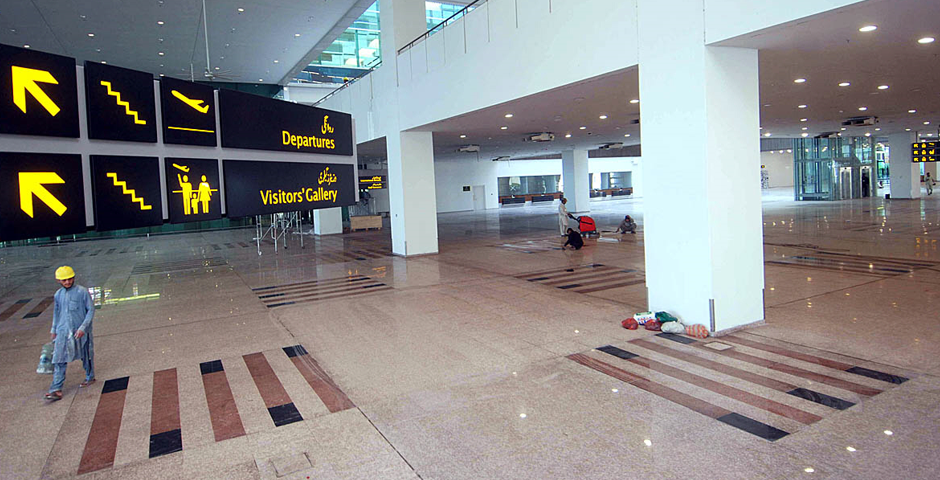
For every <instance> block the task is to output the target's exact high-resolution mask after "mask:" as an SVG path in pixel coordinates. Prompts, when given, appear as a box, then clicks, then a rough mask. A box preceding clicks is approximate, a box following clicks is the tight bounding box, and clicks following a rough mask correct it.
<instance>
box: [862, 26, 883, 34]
mask: <svg viewBox="0 0 940 480" xmlns="http://www.w3.org/2000/svg"><path fill="white" fill-rule="evenodd" d="M875 30H878V26H877V25H865V26H864V27H862V28H859V29H858V31H859V32H866V33H867V32H874V31H875Z"/></svg>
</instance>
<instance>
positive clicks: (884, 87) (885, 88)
mask: <svg viewBox="0 0 940 480" xmlns="http://www.w3.org/2000/svg"><path fill="white" fill-rule="evenodd" d="M887 89H888V86H887V85H878V90H887Z"/></svg>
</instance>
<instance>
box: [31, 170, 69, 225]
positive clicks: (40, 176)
mask: <svg viewBox="0 0 940 480" xmlns="http://www.w3.org/2000/svg"><path fill="white" fill-rule="evenodd" d="M50 183H65V180H62V177H60V176H59V174H57V173H55V172H20V210H23V211H24V212H26V214H27V215H29V216H30V218H35V217H33V195H35V196H36V198H38V199H40V200H42V203H45V204H46V205H47V206H48V207H49V208H51V209H52V211H54V212H55V213H56V214H58V215H59V216H60V217H61V216H62V214H63V213H65V211H66V210H67V208H66V207H65V205H63V204H62V202H60V201H59V199H58V198H55V196H53V195H52V194H51V193H49V190H46V187H44V186H43V185H45V184H50Z"/></svg>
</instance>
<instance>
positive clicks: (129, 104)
mask: <svg viewBox="0 0 940 480" xmlns="http://www.w3.org/2000/svg"><path fill="white" fill-rule="evenodd" d="M85 104H86V108H87V111H88V138H92V139H97V140H121V141H125V142H150V143H156V141H157V120H156V118H157V113H156V111H157V108H156V104H155V102H154V100H153V75H151V74H149V73H146V72H138V71H136V70H128V69H126V68H121V67H114V66H111V65H103V64H101V63H92V62H85Z"/></svg>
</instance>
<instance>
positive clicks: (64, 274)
mask: <svg viewBox="0 0 940 480" xmlns="http://www.w3.org/2000/svg"><path fill="white" fill-rule="evenodd" d="M55 279H56V281H57V282H59V285H62V288H60V289H59V290H58V291H56V292H55V305H54V307H53V310H52V330H51V332H50V333H52V341H53V342H55V348H54V350H53V352H52V363H53V365H54V367H55V370H54V373H53V376H52V385H50V386H49V393H47V394H46V400H51V401H56V400H61V399H62V384H63V383H65V368H66V367H67V366H68V364H69V362H71V361H74V360H81V361H82V366H83V367H85V381H84V382H82V384H81V386H82V387H87V386H88V385H91V384H92V383H94V382H95V347H94V342H93V340H92V328H91V327H92V323H91V320H92V319H93V318H95V304H94V302H93V301H92V299H91V295H89V293H88V289H87V288H85V287H83V286H81V285H76V284H75V271H74V270H72V267H69V266H62V267H59V268H57V269H56V271H55ZM69 337H74V339H75V340H74V341H75V344H74V347H75V348H74V351H72V352H69V350H70V348H69V346H68V343H69V342H70V338H69ZM70 354H71V355H70Z"/></svg>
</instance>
